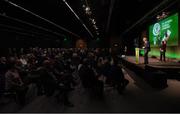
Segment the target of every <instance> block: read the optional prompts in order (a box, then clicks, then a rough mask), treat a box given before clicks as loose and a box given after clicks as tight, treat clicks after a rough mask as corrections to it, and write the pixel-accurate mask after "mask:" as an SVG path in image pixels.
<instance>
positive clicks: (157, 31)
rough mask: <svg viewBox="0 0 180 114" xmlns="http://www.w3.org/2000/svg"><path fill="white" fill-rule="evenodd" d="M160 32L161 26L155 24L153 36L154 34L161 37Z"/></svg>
mask: <svg viewBox="0 0 180 114" xmlns="http://www.w3.org/2000/svg"><path fill="white" fill-rule="evenodd" d="M160 30H161V26H160V24H159V23H156V24H154V27H153V34H154V36H157V35H159V33H160Z"/></svg>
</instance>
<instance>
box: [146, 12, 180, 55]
mask: <svg viewBox="0 0 180 114" xmlns="http://www.w3.org/2000/svg"><path fill="white" fill-rule="evenodd" d="M167 36H169V38H168V39H166V38H167ZM165 39H166V40H167V52H166V57H168V58H180V45H179V19H178V13H176V14H174V15H171V16H169V17H167V18H165V19H163V20H161V21H158V22H156V23H154V24H153V25H151V26H150V27H149V41H150V44H151V52H150V53H149V55H150V56H160V51H159V46H160V44H161V42H162V40H165Z"/></svg>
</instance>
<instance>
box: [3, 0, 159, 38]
mask: <svg viewBox="0 0 180 114" xmlns="http://www.w3.org/2000/svg"><path fill="white" fill-rule="evenodd" d="M9 1H11V2H12V3H15V4H17V5H19V6H21V7H23V8H25V9H27V10H29V11H32V12H33V13H36V14H38V15H39V16H42V17H44V18H46V19H48V20H50V21H52V22H54V23H56V24H57V25H60V26H62V27H64V28H66V29H68V30H69V31H71V32H73V33H75V34H77V35H78V36H80V37H82V38H88V39H91V36H90V35H89V33H88V32H87V31H86V29H85V28H84V27H83V26H82V24H81V23H80V21H79V20H78V19H77V18H76V17H75V16H74V14H73V13H72V12H71V11H70V9H69V8H68V7H67V6H66V5H65V3H64V2H63V0H9ZM66 1H67V3H68V4H69V5H70V6H71V7H72V9H73V10H74V11H75V12H76V14H77V15H78V16H79V17H80V18H81V20H82V21H83V22H84V23H85V25H86V26H87V28H88V29H89V30H90V31H91V32H92V34H93V36H94V37H95V38H97V37H102V38H103V37H104V36H105V35H120V34H121V33H123V32H124V31H125V30H126V29H128V27H130V26H131V25H132V24H134V23H135V22H136V21H137V20H138V19H140V18H141V17H142V16H144V15H145V14H146V13H147V12H148V11H150V10H151V9H153V8H154V7H155V6H157V5H158V4H159V3H160V2H162V0H66ZM113 2H114V3H113ZM0 3H1V4H0V11H1V13H5V15H7V16H9V17H13V18H17V19H20V20H23V21H26V22H29V23H32V24H34V25H38V26H41V27H44V28H46V29H49V30H51V31H54V32H57V33H62V34H65V35H67V33H66V32H64V31H62V30H60V29H59V28H57V27H55V26H53V25H51V24H48V23H47V22H45V21H43V20H41V19H39V18H37V17H35V16H32V15H31V14H29V13H27V12H25V11H22V10H21V9H19V8H17V7H15V6H13V5H10V4H9V3H7V2H3V1H1V2H0ZM85 3H88V5H89V7H90V8H91V10H92V16H93V18H94V19H95V21H96V25H97V27H98V28H99V29H98V31H97V32H99V33H100V34H99V35H97V32H96V30H95V29H94V28H93V26H92V23H91V22H90V21H89V20H88V19H89V18H88V16H87V15H86V14H85V11H84V9H83V7H82V6H83V4H85ZM113 4H114V5H113ZM112 6H113V7H112ZM111 8H112V13H111V14H110V9H111ZM110 15H111V18H109V19H110V21H109V26H108V17H109V16H110ZM0 19H1V21H0V24H6V25H9V26H15V27H20V28H22V29H25V30H32V31H35V32H37V31H38V32H40V33H42V34H44V31H41V30H37V29H34V28H32V27H28V26H27V25H23V24H19V23H16V22H12V20H7V19H3V17H2V16H1V17H0ZM47 34H50V33H47ZM50 35H52V34H50Z"/></svg>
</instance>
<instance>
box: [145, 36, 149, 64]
mask: <svg viewBox="0 0 180 114" xmlns="http://www.w3.org/2000/svg"><path fill="white" fill-rule="evenodd" d="M143 42H144V47H143V49H144V64H148V53H149V51H150V43H149V41H148V39H147V38H146V37H144V38H143Z"/></svg>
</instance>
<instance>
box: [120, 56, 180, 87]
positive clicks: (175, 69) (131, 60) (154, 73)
mask: <svg viewBox="0 0 180 114" xmlns="http://www.w3.org/2000/svg"><path fill="white" fill-rule="evenodd" d="M178 61H179V60H177V59H167V61H166V62H161V61H159V59H158V58H149V64H146V65H145V64H144V57H142V56H141V57H140V60H139V64H137V63H136V61H135V56H126V57H123V58H122V64H123V66H124V67H126V68H128V69H130V70H132V71H134V72H135V73H136V74H138V76H140V77H142V78H143V79H144V80H145V81H147V82H148V83H149V84H150V85H152V86H153V87H158V86H166V84H167V79H178V80H179V79H180V63H179V62H178Z"/></svg>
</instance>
